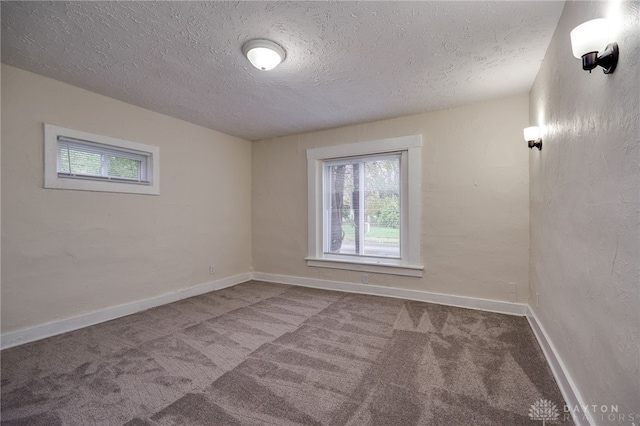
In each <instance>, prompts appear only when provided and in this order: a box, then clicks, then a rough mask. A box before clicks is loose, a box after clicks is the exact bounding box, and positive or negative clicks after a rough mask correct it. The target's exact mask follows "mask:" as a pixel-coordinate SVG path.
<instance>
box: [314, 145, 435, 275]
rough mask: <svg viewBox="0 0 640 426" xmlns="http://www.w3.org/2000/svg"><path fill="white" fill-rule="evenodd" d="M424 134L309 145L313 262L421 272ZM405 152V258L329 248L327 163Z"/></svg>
mask: <svg viewBox="0 0 640 426" xmlns="http://www.w3.org/2000/svg"><path fill="white" fill-rule="evenodd" d="M421 150H422V136H421V135H410V136H401V137H396V138H389V139H380V140H374V141H368V142H357V143H351V144H344V145H337V146H330V147H322V148H313V149H308V150H307V182H308V226H309V230H308V239H309V241H308V256H307V257H306V258H305V260H306V262H307V265H308V266H312V267H321V268H331V269H345V270H352V271H361V272H374V273H383V274H393V275H404V276H412V277H421V276H422V270H423V269H424V266H422V256H421V252H420V250H421V244H420V235H421V232H420V221H421V209H422V202H421V182H422V176H421V175H422V172H421V158H422V155H421ZM397 152H400V153H402V156H403V158H402V160H401V165H400V170H401V174H402V178H401V184H400V186H401V200H402V201H401V203H402V205H401V212H400V214H401V220H400V244H401V246H400V256H401V257H400V258H399V259H398V258H384V257H372V256H357V255H356V256H354V255H340V254H332V253H324V238H323V236H324V235H325V227H326V224H325V221H324V212H323V208H324V202H325V176H324V169H325V162H328V161H332V160H341V159H343V158H349V157H362V156H370V155H385V154H392V153H397Z"/></svg>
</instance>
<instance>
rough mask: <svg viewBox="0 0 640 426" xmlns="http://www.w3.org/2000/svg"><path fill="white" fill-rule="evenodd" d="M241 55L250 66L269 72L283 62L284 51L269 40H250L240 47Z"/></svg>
mask: <svg viewBox="0 0 640 426" xmlns="http://www.w3.org/2000/svg"><path fill="white" fill-rule="evenodd" d="M242 53H244V56H246V57H247V59H248V60H249V62H251V64H252V65H253V66H254V67H256V68H258V69H259V70H262V71H269V70H271V69H274V68H275V67H277V66H278V64H279V63H280V62H282V61H284V58H285V56H286V55H285V53H284V49H283V48H282V47H280V46H278V45H277V44H276V43H274V42H272V41H269V40H251V41H248V42H246V43H245V44H244V46H242Z"/></svg>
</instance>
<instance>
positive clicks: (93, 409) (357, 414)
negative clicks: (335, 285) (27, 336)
mask: <svg viewBox="0 0 640 426" xmlns="http://www.w3.org/2000/svg"><path fill="white" fill-rule="evenodd" d="M1 357H2V358H1V362H2V375H1V378H2V383H1V384H2V398H1V402H2V405H1V408H2V410H1V414H2V424H3V425H30V426H37V425H60V424H69V425H91V424H96V425H122V424H126V425H128V426H138V425H140V426H142V425H176V424H177V425H385V426H391V425H402V426H406V425H462V424H473V425H519V424H522V425H528V426H532V425H535V424H542V422H541V421H537V422H534V421H532V420H531V419H530V418H529V409H530V407H531V405H532V404H534V403H535V402H536V401H538V400H540V399H545V400H549V401H552V402H553V403H554V404H556V406H557V408H558V410H559V411H560V419H559V422H557V423H560V422H562V423H564V424H571V421H570V420H567V419H563V417H564V415H563V413H562V407H563V405H564V401H563V399H562V396H561V394H560V392H559V390H558V387H557V385H556V383H555V381H554V379H553V376H552V374H551V371H550V369H549V367H548V365H547V364H546V363H545V360H544V357H543V354H542V352H541V350H540V348H539V347H538V345H537V343H536V340H535V338H534V336H533V333H532V332H531V329H530V328H529V325H528V323H527V321H526V320H525V319H524V318H522V317H514V316H508V315H501V314H494V313H487V312H481V311H474V310H469V309H461V308H453V307H446V306H440V305H435V304H428V303H420V302H413V301H405V300H400V299H390V298H382V297H376V296H366V295H357V294H347V293H341V292H330V291H323V290H315V289H308V288H302V287H291V286H286V285H280V284H270V283H263V282H257V281H251V282H248V283H244V284H240V285H237V286H235V287H232V288H228V289H224V290H220V291H217V292H212V293H208V294H205V295H202V296H198V297H193V298H190V299H187V300H183V301H180V302H176V303H172V304H169V305H165V306H162V307H158V308H154V309H150V310H148V311H145V312H141V313H139V314H136V315H131V316H128V317H124V318H120V319H117V320H113V321H109V322H106V323H103V324H99V325H95V326H92V327H87V328H84V329H82V330H78V331H74V332H70V333H66V334H63V335H60V336H55V337H51V338H48V339H45V340H41V341H38V342H33V343H29V344H25V345H22V346H19V347H16V348H11V349H7V350H5V351H3V352H2V353H1Z"/></svg>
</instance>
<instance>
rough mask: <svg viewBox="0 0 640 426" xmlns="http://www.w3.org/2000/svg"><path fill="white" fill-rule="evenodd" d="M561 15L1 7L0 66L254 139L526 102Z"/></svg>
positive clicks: (456, 5) (252, 6)
mask: <svg viewBox="0 0 640 426" xmlns="http://www.w3.org/2000/svg"><path fill="white" fill-rule="evenodd" d="M563 5H564V2H555V1H532V2H520V1H490V2H486V1H470V2H455V1H443V2H268V1H263V2H142V1H135V2H84V1H83V2H7V1H3V2H2V5H1V7H2V11H1V12H2V62H3V63H6V64H9V65H13V66H16V67H18V68H23V69H26V70H29V71H33V72H36V73H38V74H42V75H45V76H48V77H52V78H54V79H57V80H61V81H64V82H67V83H70V84H73V85H75V86H79V87H82V88H85V89H88V90H91V91H93V92H97V93H101V94H103V95H107V96H111V97H113V98H116V99H120V100H122V101H125V102H129V103H131V104H134V105H139V106H141V107H144V108H148V109H151V110H154V111H158V112H161V113H164V114H167V115H170V116H173V117H177V118H181V119H184V120H187V121H190V122H193V123H196V124H200V125H202V126H206V127H209V128H212V129H215V130H219V131H221V132H224V133H228V134H231V135H235V136H239V137H242V138H245V139H249V140H256V139H263V138H268V137H273V136H281V135H286V134H293V133H299V132H305V131H310V130H318V129H325V128H331V127H336V126H342V125H346V124H353V123H358V122H366V121H372V120H378V119H383V118H391V117H397V116H402V115H408V114H414V113H420V112H424V111H429V110H434V109H441V108H448V107H453V106H457V105H462V104H468V103H473V102H478V101H482V100H488V99H494V98H499V97H503V96H508V95H513V94H520V93H526V92H527V91H528V90H529V88H530V87H531V85H532V83H533V80H534V78H535V76H536V74H537V72H538V69H539V66H540V62H541V61H542V59H543V57H544V54H545V52H546V49H547V46H548V45H549V42H550V40H551V36H552V35H553V31H554V30H555V27H556V25H557V22H558V19H559V17H560V14H561V12H562V8H563ZM253 38H268V39H271V40H273V41H276V42H277V43H279V44H280V45H282V46H283V47H284V48H285V50H286V52H287V57H286V59H285V61H284V62H283V63H282V64H281V65H280V66H279V67H278V68H276V69H274V70H272V71H269V72H264V71H260V70H257V69H255V68H253V67H252V66H251V65H250V63H249V62H248V61H247V59H246V58H245V57H244V56H243V55H242V52H241V47H242V44H243V43H244V42H245V41H247V40H250V39H253Z"/></svg>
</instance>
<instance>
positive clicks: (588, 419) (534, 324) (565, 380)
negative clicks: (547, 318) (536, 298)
mask: <svg viewBox="0 0 640 426" xmlns="http://www.w3.org/2000/svg"><path fill="white" fill-rule="evenodd" d="M526 316H527V320H528V321H529V324H530V325H531V329H532V330H533V333H534V334H535V336H536V339H538V343H539V344H540V347H541V348H542V352H543V353H544V356H545V358H546V359H547V363H549V367H551V371H552V372H553V376H554V377H555V378H556V382H557V383H558V387H559V388H560V392H561V393H562V397H563V398H564V401H565V403H566V404H567V406H569V407H570V409H573V408H575V407H578V408H579V407H583V406H584V402H583V401H584V400H583V399H582V397H581V396H580V392H579V391H578V388H577V387H576V385H575V383H574V382H573V380H572V379H571V376H570V375H569V373H568V371H567V369H566V368H565V365H564V362H562V358H560V355H558V352H557V351H556V348H555V346H554V345H553V342H552V341H551V339H549V335H548V334H547V332H546V331H545V329H544V327H543V326H542V324H541V323H540V321H538V317H537V316H536V314H535V313H533V311H532V310H531V308H530V307H529V306H527V315H526ZM563 408H564V407H558V409H559V411H560V413H561V415H562V413H563V411H564V410H563ZM573 422H574V423H575V424H576V425H577V426H588V425H595V424H596V422H595V421H594V419H593V416H592V415H591V412H590V411H589V410H587V411H583V409H582V408H579V412H576V413H573Z"/></svg>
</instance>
